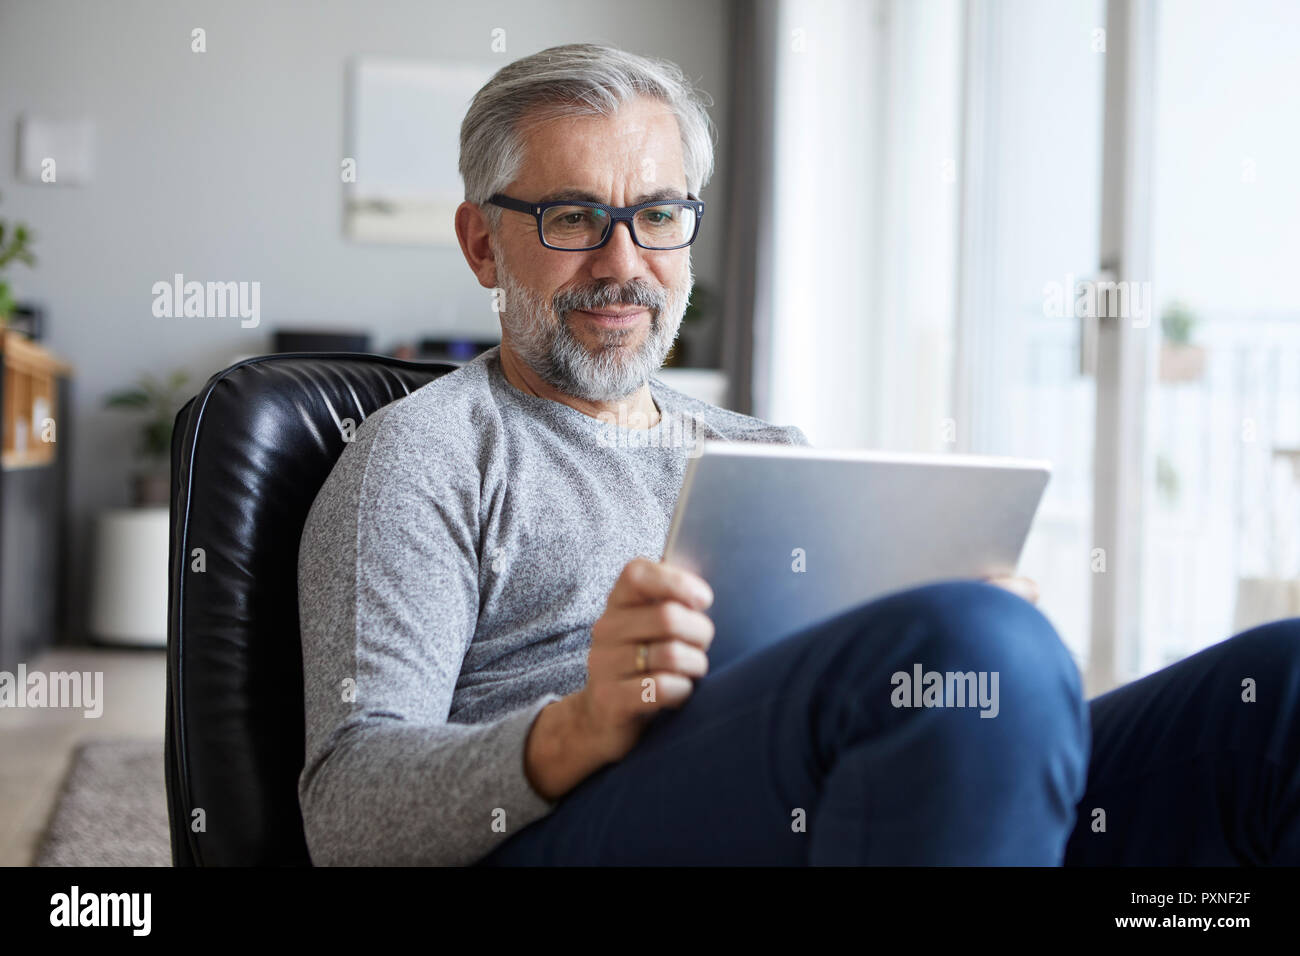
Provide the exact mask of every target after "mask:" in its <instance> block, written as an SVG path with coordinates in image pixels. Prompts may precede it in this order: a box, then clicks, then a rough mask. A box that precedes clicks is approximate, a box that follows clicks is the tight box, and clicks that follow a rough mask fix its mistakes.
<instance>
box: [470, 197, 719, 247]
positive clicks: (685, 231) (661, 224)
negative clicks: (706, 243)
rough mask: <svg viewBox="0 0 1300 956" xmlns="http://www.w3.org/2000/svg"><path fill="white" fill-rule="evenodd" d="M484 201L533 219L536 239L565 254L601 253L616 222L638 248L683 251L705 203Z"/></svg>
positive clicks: (696, 229)
mask: <svg viewBox="0 0 1300 956" xmlns="http://www.w3.org/2000/svg"><path fill="white" fill-rule="evenodd" d="M488 202H489V203H491V204H492V205H494V206H500V207H501V208H502V209H511V210H513V211H515V212H522V213H527V214H528V215H530V216H532V217H533V218H534V219H536V220H537V238H538V239H540V240H541V241H542V245H544V246H545V247H546V248H547V249H561V250H563V251H565V252H589V251H590V250H592V249H599V248H600V247H601V246H603V245H604V244H605V243H607V242H609V237H610V236H612V235H613V234H614V226H615V225H616V224H617V223H620V222H625V223H627V227H628V229H629V230H630V231H631V233H632V241H633V242H635V243H636V244H637V245H638V246H640V247H641V248H642V249H653V250H655V251H658V252H662V251H666V250H668V249H681V248H684V247H685V246H689V245H690V244H691V243H692V242H694V241H695V237H696V236H697V235H699V232H700V220H701V219H703V218H704V202H703V201H702V200H699V199H694V198H688V199H653V200H651V201H650V202H643V203H638V204H637V205H635V206H606V205H605V204H604V203H599V202H585V201H582V200H577V199H565V200H560V201H559V202H524V201H523V200H522V199H512V198H511V197H510V196H505V195H502V194H501V193H497V194H496V195H494V196H493V197H492V198H491V199H489V200H488Z"/></svg>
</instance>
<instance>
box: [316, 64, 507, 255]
mask: <svg viewBox="0 0 1300 956" xmlns="http://www.w3.org/2000/svg"><path fill="white" fill-rule="evenodd" d="M501 65H502V64H500V63H493V64H474V63H442V62H436V61H422V60H391V59H373V58H359V59H356V60H354V61H352V63H351V69H350V75H349V84H348V87H349V99H350V102H349V104H348V153H347V156H346V157H345V159H344V163H343V168H342V178H343V196H344V235H346V236H347V237H348V238H350V239H353V240H356V241H358V242H385V243H405V244H433V245H455V244H456V234H455V231H454V229H453V225H452V217H453V215H454V213H455V209H456V207H457V206H458V205H459V204H460V202H461V200H462V199H463V197H464V187H463V185H462V183H461V180H460V175H459V173H458V171H457V166H456V163H457V156H458V154H459V147H460V124H461V120H463V119H464V117H465V112H466V110H467V109H468V108H469V103H470V100H471V99H473V97H474V94H475V93H476V92H477V91H478V90H479V88H480V87H481V86H483V84H484V83H486V82H487V81H488V79H489V78H490V77H491V76H492V74H493V73H495V72H496V70H497V69H499V68H500V66H501ZM349 160H351V166H349V163H348V161H349Z"/></svg>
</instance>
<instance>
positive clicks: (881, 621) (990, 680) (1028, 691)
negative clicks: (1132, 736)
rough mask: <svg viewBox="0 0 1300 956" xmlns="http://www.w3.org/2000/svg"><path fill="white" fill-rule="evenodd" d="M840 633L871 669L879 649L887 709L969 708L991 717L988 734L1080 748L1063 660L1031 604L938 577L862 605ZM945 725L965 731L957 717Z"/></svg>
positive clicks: (1073, 679) (1074, 675)
mask: <svg viewBox="0 0 1300 956" xmlns="http://www.w3.org/2000/svg"><path fill="white" fill-rule="evenodd" d="M849 639H850V640H853V641H856V643H857V644H858V648H857V649H856V651H855V653H856V654H858V655H860V656H859V657H858V660H860V661H861V662H862V666H864V667H868V668H872V667H875V668H877V670H876V672H877V673H879V670H878V667H879V663H880V660H881V655H884V656H885V658H886V659H887V660H888V661H889V662H890V666H889V667H888V668H886V670H887V671H888V673H887V674H886V675H885V676H886V677H887V678H888V680H889V687H888V688H887V690H888V693H889V694H890V703H891V704H892V705H893V707H894V708H915V707H920V708H935V707H945V708H966V709H971V708H974V709H978V710H979V712H980V713H981V715H983V716H984V717H985V718H987V719H988V720H987V723H986V720H985V719H981V720H979V721H978V722H977V725H986V726H987V725H989V724H991V723H992V722H993V720H994V719H996V720H997V721H998V722H999V726H1000V728H1001V730H1002V731H1003V732H1002V733H999V734H996V735H990V736H997V737H1000V738H1002V739H1004V740H1005V739H1015V740H1018V741H1020V742H1021V744H1023V745H1028V744H1029V743H1030V742H1031V741H1032V740H1033V739H1035V738H1041V739H1042V740H1044V741H1045V742H1049V743H1054V742H1057V741H1060V740H1062V739H1065V740H1067V741H1069V742H1071V743H1078V744H1083V745H1086V739H1087V705H1086V704H1085V702H1084V700H1083V693H1082V681H1081V679H1080V675H1079V671H1078V668H1077V666H1076V665H1075V663H1074V660H1073V658H1071V656H1070V653H1069V651H1068V650H1067V649H1066V647H1065V645H1064V644H1063V643H1062V642H1061V639H1060V637H1059V636H1058V635H1057V633H1056V630H1055V629H1054V628H1053V627H1052V625H1051V623H1050V622H1049V621H1048V620H1047V618H1046V617H1044V616H1043V614H1042V613H1041V612H1040V611H1039V610H1038V609H1037V608H1035V607H1034V606H1033V605H1032V604H1030V603H1029V602H1027V601H1025V600H1024V599H1022V598H1020V597H1018V596H1016V595H1014V594H1011V593H1010V592H1008V591H1006V590H1004V589H1002V588H999V587H995V586H993V585H989V584H985V583H983V582H978V581H945V582H940V583H937V584H931V585H926V586H923V587H919V588H913V589H910V590H907V591H902V592H899V593H897V594H894V595H891V596H889V597H886V598H884V599H883V600H881V601H880V602H877V604H876V605H874V606H870V605H869V606H868V609H864V612H863V616H862V617H861V618H860V619H859V627H858V630H857V633H855V634H854V635H852V636H851V637H850V638H849ZM848 670H853V669H852V668H849V669H848ZM842 676H844V677H845V679H847V680H850V681H851V682H852V681H853V680H854V677H853V676H852V675H850V674H848V673H845V674H843V675H842ZM883 690H885V688H880V687H879V686H878V687H877V690H876V692H877V693H881V692H882V691H883ZM951 726H952V727H953V728H954V732H965V731H959V730H957V728H961V727H966V722H965V721H962V722H960V723H956V724H952V725H951ZM967 729H969V728H967Z"/></svg>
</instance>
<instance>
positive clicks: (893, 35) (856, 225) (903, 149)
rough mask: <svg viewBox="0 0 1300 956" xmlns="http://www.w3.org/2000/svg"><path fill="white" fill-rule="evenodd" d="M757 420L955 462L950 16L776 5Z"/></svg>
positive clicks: (956, 18)
mask: <svg viewBox="0 0 1300 956" xmlns="http://www.w3.org/2000/svg"><path fill="white" fill-rule="evenodd" d="M776 20H777V28H776V31H775V34H776V39H777V50H776V63H777V68H776V76H777V82H776V107H775V122H774V138H775V157H774V169H775V173H774V190H773V196H772V203H773V209H772V211H771V216H770V218H769V219H768V221H769V222H770V223H771V230H772V231H771V238H770V253H771V258H770V261H771V268H770V270H769V273H770V274H769V275H767V276H762V277H760V279H761V281H763V282H764V284H765V286H766V290H765V291H766V293H767V295H766V297H765V299H766V302H767V305H768V307H767V308H766V309H759V310H758V314H757V317H756V318H757V324H756V328H755V390H754V393H755V412H754V413H755V414H756V415H758V416H759V417H763V418H767V419H769V420H772V421H777V422H782V423H792V424H797V425H799V426H800V427H802V428H803V429H804V431H805V432H807V434H808V436H809V438H810V439H811V440H812V442H813V443H814V444H815V445H818V446H822V447H887V448H894V449H905V450H939V449H942V448H944V447H950V438H949V433H950V428H949V426H948V422H949V420H950V418H951V411H950V408H949V403H950V388H949V384H950V370H951V352H950V348H951V342H952V315H953V308H952V305H953V283H954V269H953V256H954V250H955V217H956V210H957V200H958V190H957V185H956V183H957V172H958V171H957V169H956V162H957V158H956V157H957V141H958V131H959V126H958V105H959V104H958V94H959V82H958V81H959V72H960V55H959V50H960V30H961V10H960V2H959V0H868V2H862V0H783V2H780V3H778V4H777V8H776Z"/></svg>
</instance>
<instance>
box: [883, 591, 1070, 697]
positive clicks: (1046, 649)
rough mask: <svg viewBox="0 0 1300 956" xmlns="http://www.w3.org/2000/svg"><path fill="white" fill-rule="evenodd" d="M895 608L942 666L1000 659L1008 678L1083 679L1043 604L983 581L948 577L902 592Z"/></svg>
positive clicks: (1032, 680) (939, 667) (918, 648)
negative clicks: (1042, 606) (1042, 608)
mask: <svg viewBox="0 0 1300 956" xmlns="http://www.w3.org/2000/svg"><path fill="white" fill-rule="evenodd" d="M887 600H891V601H893V602H894V609H893V612H892V613H893V614H894V615H896V619H897V620H898V622H899V623H900V624H901V625H902V627H903V628H904V629H905V632H906V633H907V634H908V636H909V638H910V639H912V640H913V641H914V642H915V648H916V651H917V652H918V654H920V653H923V654H925V655H926V658H927V661H926V663H933V664H934V665H935V669H936V670H944V671H947V670H961V669H963V667H964V666H966V665H970V664H972V663H984V664H996V666H997V667H998V669H999V672H1000V674H1001V676H1002V678H1003V680H1004V681H1011V682H1016V683H1018V682H1022V681H1025V682H1029V683H1031V684H1038V685H1041V684H1042V682H1043V681H1045V680H1047V679H1049V678H1053V677H1060V678H1064V679H1066V680H1067V681H1069V682H1072V683H1073V684H1075V685H1076V686H1079V685H1080V681H1079V673H1078V668H1077V667H1076V666H1075V664H1074V661H1073V659H1072V658H1071V657H1070V653H1069V651H1068V650H1067V649H1066V647H1065V645H1064V644H1063V643H1062V641H1061V638H1060V636H1059V635H1058V634H1057V633H1056V629H1055V628H1054V627H1053V626H1052V624H1051V622H1050V621H1049V620H1048V619H1047V618H1046V617H1045V616H1044V615H1043V613H1042V612H1041V611H1039V610H1038V608H1036V607H1034V605H1032V604H1030V603H1029V602H1028V601H1026V600H1024V599H1023V598H1021V597H1018V596H1017V595H1015V594H1012V593H1010V592H1009V591H1006V590H1005V589H1003V588H1000V587H996V586H994V585H991V584H986V583H984V582H982V581H944V582H940V583H938V584H932V585H926V586H924V587H920V588H914V589H911V590H909V591H904V592H900V593H899V594H897V595H894V596H893V598H890V599H887Z"/></svg>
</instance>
